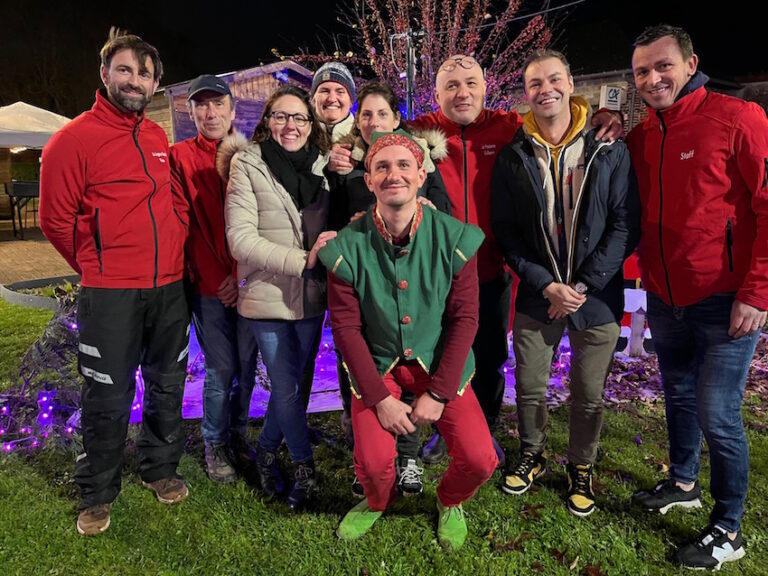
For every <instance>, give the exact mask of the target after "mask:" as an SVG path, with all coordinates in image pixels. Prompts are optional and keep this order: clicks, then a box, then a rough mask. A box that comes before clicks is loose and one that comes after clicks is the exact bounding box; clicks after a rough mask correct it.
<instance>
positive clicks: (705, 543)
mask: <svg viewBox="0 0 768 576" xmlns="http://www.w3.org/2000/svg"><path fill="white" fill-rule="evenodd" d="M744 554H746V552H745V550H744V540H743V539H742V537H741V531H739V532H738V533H737V534H736V538H735V539H734V540H731V539H730V538H728V532H726V531H725V530H723V529H722V528H721V527H720V526H717V525H715V526H708V527H707V529H706V530H704V532H702V533H701V534H700V535H699V536H698V537H697V538H696V540H694V541H693V542H691V543H690V544H686V545H685V546H683V547H682V548H680V550H678V551H677V555H676V560H677V562H678V563H679V564H681V565H682V566H685V567H686V568H694V569H697V570H703V569H710V570H720V566H721V565H722V563H723V562H733V561H735V560H739V559H740V558H743V557H744Z"/></svg>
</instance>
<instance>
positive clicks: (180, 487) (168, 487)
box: [142, 478, 189, 504]
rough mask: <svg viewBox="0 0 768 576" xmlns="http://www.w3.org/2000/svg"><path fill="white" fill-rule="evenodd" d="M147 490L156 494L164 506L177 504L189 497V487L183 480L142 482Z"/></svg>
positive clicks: (167, 479) (170, 479)
mask: <svg viewBox="0 0 768 576" xmlns="http://www.w3.org/2000/svg"><path fill="white" fill-rule="evenodd" d="M142 484H143V485H144V487H145V488H149V489H150V490H152V492H154V493H155V496H157V499H158V500H159V501H160V502H162V503H163V504H176V502H181V501H182V500H184V498H186V497H187V496H188V495H189V490H188V489H187V485H186V484H184V480H182V479H181V478H161V479H160V480H155V481H154V482H142Z"/></svg>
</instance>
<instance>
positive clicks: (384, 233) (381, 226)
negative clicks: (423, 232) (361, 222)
mask: <svg viewBox="0 0 768 576" xmlns="http://www.w3.org/2000/svg"><path fill="white" fill-rule="evenodd" d="M371 212H372V214H371V216H372V217H373V223H374V224H375V225H376V230H378V231H379V234H381V237H382V238H384V240H386V241H387V242H388V243H390V244H395V243H396V244H397V245H398V246H400V245H403V246H404V245H405V244H409V243H410V242H411V241H412V240H413V236H414V235H415V234H416V230H418V228H419V224H421V219H422V218H423V217H424V209H423V208H422V207H421V202H417V203H416V212H414V214H413V219H412V220H411V227H410V228H409V229H408V234H407V235H406V236H405V238H406V239H407V240H406V242H405V243H402V242H400V241H399V240H402V239H401V238H395V237H394V236H392V234H391V233H390V231H389V230H387V225H386V223H385V222H384V218H382V216H381V213H380V212H379V205H378V203H377V204H375V205H374V206H373V210H372V211H371Z"/></svg>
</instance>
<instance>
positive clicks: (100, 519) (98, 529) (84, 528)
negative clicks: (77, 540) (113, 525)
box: [77, 504, 112, 536]
mask: <svg viewBox="0 0 768 576" xmlns="http://www.w3.org/2000/svg"><path fill="white" fill-rule="evenodd" d="M111 508H112V504H97V505H96V506H89V507H88V508H86V509H85V510H82V511H81V512H80V515H79V516H78V517H77V531H78V533H80V534H82V535H83V536H95V535H96V534H101V533H102V532H104V531H105V530H106V529H107V528H109V512H110V510H111Z"/></svg>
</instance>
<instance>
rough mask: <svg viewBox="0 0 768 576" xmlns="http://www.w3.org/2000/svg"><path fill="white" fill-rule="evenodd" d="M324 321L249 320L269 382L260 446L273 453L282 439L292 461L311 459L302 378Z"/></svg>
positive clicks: (320, 317) (321, 318)
mask: <svg viewBox="0 0 768 576" xmlns="http://www.w3.org/2000/svg"><path fill="white" fill-rule="evenodd" d="M323 318H324V316H323V315H320V316H315V317H314V318H304V319H302V320H248V323H249V325H250V327H251V330H252V332H253V335H254V337H255V338H256V343H257V344H258V346H259V350H261V359H262V360H263V362H264V366H265V367H266V368H267V376H269V381H270V383H271V390H270V395H269V404H267V412H266V414H265V415H264V427H263V428H262V430H261V436H260V437H259V446H261V448H263V449H264V450H267V451H268V452H276V451H277V449H278V448H279V447H280V444H281V443H282V441H283V438H285V443H286V445H287V446H288V452H289V453H290V455H291V460H293V461H294V462H306V461H307V460H311V459H312V444H311V442H310V440H309V428H308V427H307V415H306V412H305V411H304V402H303V401H302V399H301V375H302V373H303V372H304V366H305V365H306V363H307V358H308V356H309V354H310V352H311V350H312V343H313V342H314V340H315V337H316V336H317V332H318V330H320V329H321V327H322V324H323Z"/></svg>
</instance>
